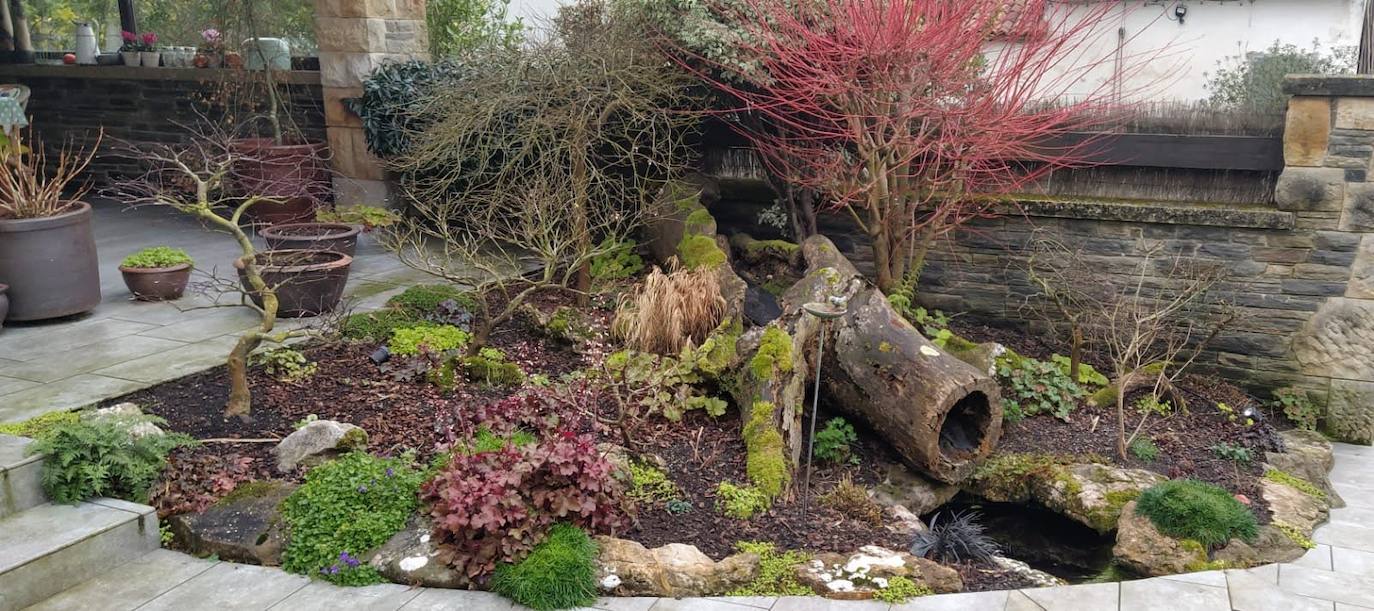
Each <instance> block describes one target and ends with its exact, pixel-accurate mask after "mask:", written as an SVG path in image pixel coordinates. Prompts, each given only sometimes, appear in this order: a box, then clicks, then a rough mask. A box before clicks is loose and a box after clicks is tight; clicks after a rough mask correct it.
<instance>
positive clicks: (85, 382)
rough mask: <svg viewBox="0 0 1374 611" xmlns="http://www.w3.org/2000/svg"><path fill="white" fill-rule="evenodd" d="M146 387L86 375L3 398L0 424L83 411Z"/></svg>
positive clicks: (140, 384)
mask: <svg viewBox="0 0 1374 611" xmlns="http://www.w3.org/2000/svg"><path fill="white" fill-rule="evenodd" d="M145 386H147V384H145V383H142V382H135V381H133V380H123V379H119V378H111V377H108V376H102V375H95V374H89V373H83V374H79V375H75V376H72V377H70V378H65V379H63V380H60V381H58V382H55V383H52V384H44V385H41V386H34V387H32V388H27V389H24V390H21V391H19V392H17V393H11V394H8V395H0V422H20V421H22V420H28V419H29V418H32V417H34V416H39V415H42V414H46V413H48V412H55V411H70V410H74V409H81V408H83V407H86V406H88V405H92V404H95V403H98V402H100V401H103V400H105V399H108V398H110V397H118V396H119V395H123V394H127V393H130V392H133V391H135V390H138V389H140V388H143V387H145Z"/></svg>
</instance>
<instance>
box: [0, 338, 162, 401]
mask: <svg viewBox="0 0 1374 611" xmlns="http://www.w3.org/2000/svg"><path fill="white" fill-rule="evenodd" d="M185 345H186V344H184V343H182V342H176V341H171V340H166V339H158V338H154V337H144V336H141V335H130V336H128V337H122V338H120V339H119V341H114V342H103V343H99V344H94V345H90V346H81V347H79V348H72V349H70V350H64V351H62V352H57V353H54V354H52V355H50V356H47V357H44V358H42V359H38V360H33V361H28V362H24V363H20V364H19V365H17V366H14V367H6V368H5V369H4V374H5V375H7V376H14V377H16V378H23V379H26V380H32V381H34V382H45V383H46V382H56V381H58V380H61V379H63V378H69V377H71V376H73V375H75V374H79V373H91V372H93V371H95V370H97V369H103V368H105V367H110V366H112V365H118V364H120V363H123V362H125V361H131V360H134V359H137V358H141V357H145V356H148V355H156V354H161V353H164V352H168V351H170V350H175V349H177V348H181V347H183V346H185ZM114 377H123V376H114ZM0 394H5V391H4V387H3V384H0Z"/></svg>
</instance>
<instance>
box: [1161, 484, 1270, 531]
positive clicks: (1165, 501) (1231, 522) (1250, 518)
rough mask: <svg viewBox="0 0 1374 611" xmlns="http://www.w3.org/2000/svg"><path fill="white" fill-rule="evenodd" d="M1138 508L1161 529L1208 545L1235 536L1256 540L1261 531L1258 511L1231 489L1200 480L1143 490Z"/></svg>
mask: <svg viewBox="0 0 1374 611" xmlns="http://www.w3.org/2000/svg"><path fill="white" fill-rule="evenodd" d="M1135 511H1136V513H1138V514H1140V515H1143V516H1145V517H1147V518H1149V519H1150V522H1152V523H1153V524H1154V525H1155V528H1158V529H1159V531H1160V532H1162V533H1164V534H1166V535H1169V536H1171V537H1176V538H1180V539H1192V540H1195V541H1197V542H1198V543H1200V544H1202V545H1203V546H1205V547H1215V546H1219V545H1224V544H1225V543H1226V542H1227V541H1230V540H1231V539H1232V538H1233V537H1234V538H1239V539H1243V540H1245V541H1254V540H1255V536H1256V535H1257V534H1258V533H1259V525H1258V524H1257V523H1256V522H1255V515H1254V514H1252V513H1250V510H1249V509H1248V508H1246V506H1245V505H1242V504H1241V502H1240V501H1237V500H1236V499H1235V498H1234V497H1232V496H1231V493H1229V492H1227V491H1226V489H1224V488H1222V487H1220V486H1216V485H1213V484H1208V483H1206V482H1200V481H1197V480H1191V479H1176V480H1170V481H1167V482H1163V483H1160V484H1156V485H1154V486H1152V487H1150V488H1149V489H1147V490H1146V491H1144V492H1142V493H1141V494H1140V498H1139V499H1138V500H1137V501H1136V506H1135Z"/></svg>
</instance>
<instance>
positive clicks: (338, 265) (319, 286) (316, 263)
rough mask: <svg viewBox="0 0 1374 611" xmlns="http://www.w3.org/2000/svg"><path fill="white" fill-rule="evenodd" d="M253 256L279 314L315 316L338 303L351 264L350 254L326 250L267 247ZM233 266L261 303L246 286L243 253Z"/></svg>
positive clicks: (245, 288) (240, 278)
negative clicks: (267, 248)
mask: <svg viewBox="0 0 1374 611" xmlns="http://www.w3.org/2000/svg"><path fill="white" fill-rule="evenodd" d="M255 258H256V261H258V263H259V265H260V268H259V269H260V272H259V273H261V274H262V280H263V282H265V283H267V286H269V287H275V291H276V294H277V316H278V317H281V318H300V317H302V316H318V315H320V314H323V313H325V312H329V311H331V310H333V309H334V308H336V307H338V305H339V301H340V300H342V299H343V290H344V286H345V285H347V284H348V271H349V268H350V267H351V266H352V265H353V257H350V256H348V255H346V254H343V253H341V252H333V251H328V250H267V251H263V252H260V253H257V255H255ZM234 268H235V269H236V270H238V273H239V283H240V284H241V285H242V286H243V289H244V291H247V292H248V294H249V296H251V297H252V298H253V303H256V304H258V306H259V307H261V306H262V296H261V295H259V294H257V293H255V292H253V290H252V289H251V288H250V287H249V285H248V275H247V273H246V272H245V271H244V259H243V258H242V257H240V258H239V259H237V260H235V261H234Z"/></svg>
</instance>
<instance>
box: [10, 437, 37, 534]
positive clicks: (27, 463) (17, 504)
mask: <svg viewBox="0 0 1374 611" xmlns="http://www.w3.org/2000/svg"><path fill="white" fill-rule="evenodd" d="M32 443H33V440H32V439H29V438H27V437H13V436H10V435H0V520H3V519H5V518H7V517H9V516H12V515H15V514H17V513H19V512H21V511H25V510H28V509H32V508H34V507H37V506H39V505H42V504H43V503H46V502H47V498H46V497H44V496H43V487H42V486H41V485H40V483H39V479H40V478H41V477H42V475H43V457H42V456H30V455H29V452H28V448H29V444H32Z"/></svg>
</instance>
